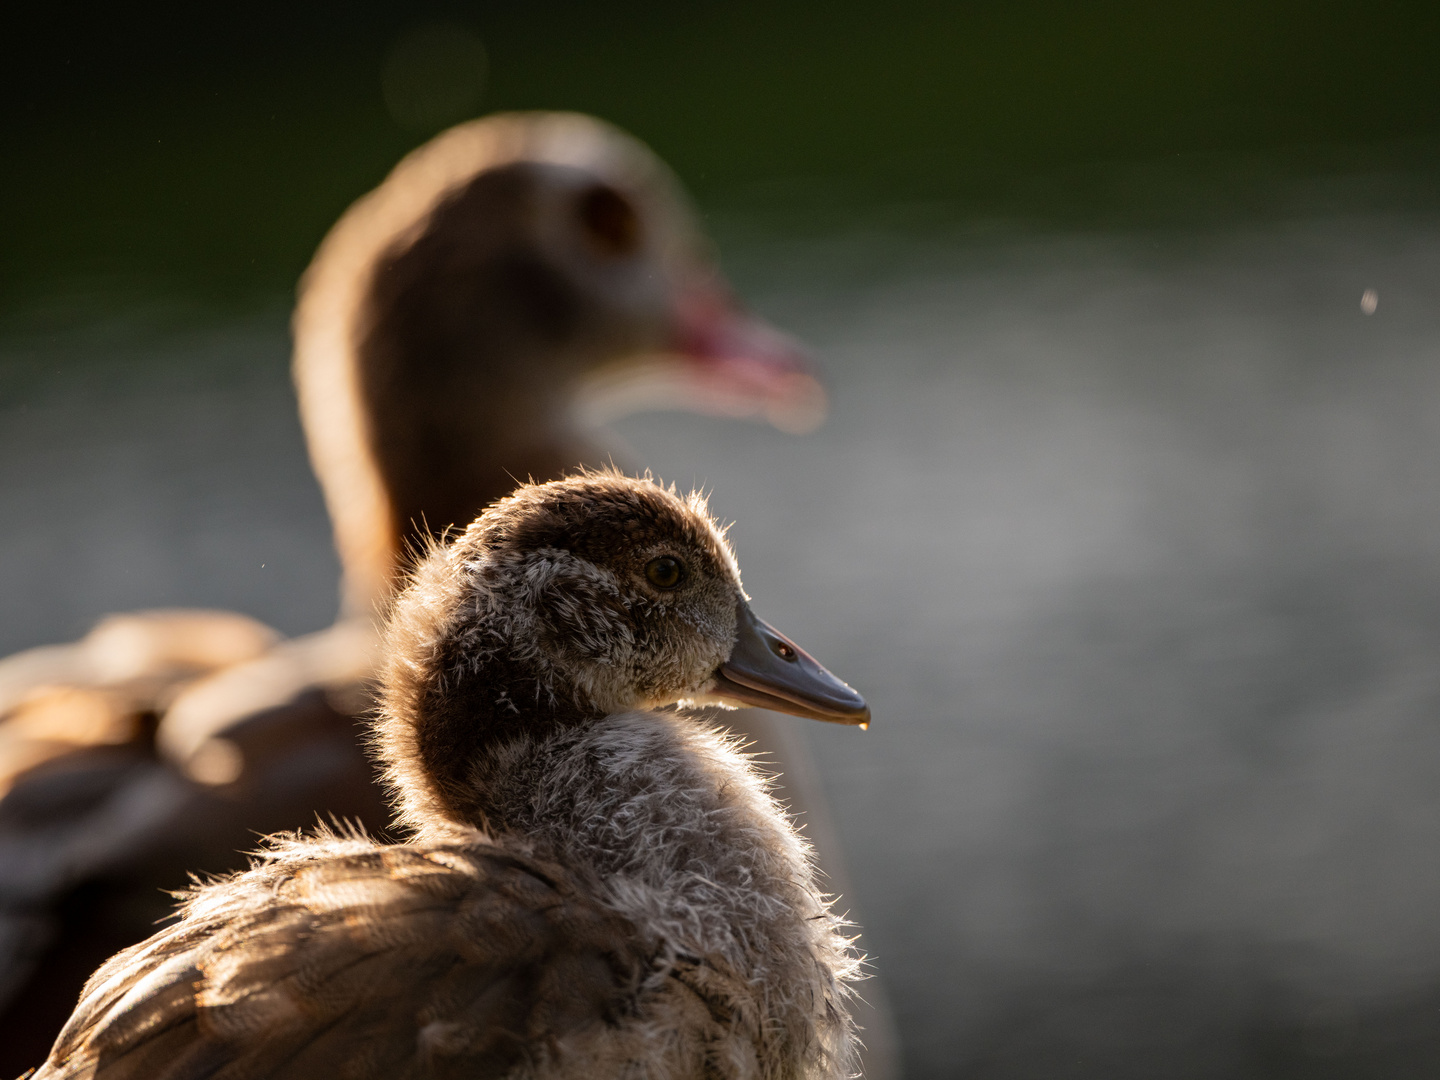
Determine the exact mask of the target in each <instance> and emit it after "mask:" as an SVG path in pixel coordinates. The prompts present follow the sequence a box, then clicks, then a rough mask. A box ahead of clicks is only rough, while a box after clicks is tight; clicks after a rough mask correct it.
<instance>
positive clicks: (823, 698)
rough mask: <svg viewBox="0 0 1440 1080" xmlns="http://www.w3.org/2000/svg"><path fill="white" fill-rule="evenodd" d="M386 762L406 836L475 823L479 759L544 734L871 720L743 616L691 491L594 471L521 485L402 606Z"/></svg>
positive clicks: (732, 575)
mask: <svg viewBox="0 0 1440 1080" xmlns="http://www.w3.org/2000/svg"><path fill="white" fill-rule="evenodd" d="M389 657H390V658H389V661H388V670H387V671H386V674H385V678H384V691H383V698H384V710H383V715H384V719H383V720H382V724H381V727H380V743H381V753H382V756H383V757H384V758H385V759H386V762H387V764H388V766H389V769H390V776H391V780H392V782H393V783H394V784H395V785H396V787H397V788H398V790H399V792H400V795H401V801H402V804H403V805H404V807H405V810H406V813H407V817H408V818H409V819H410V821H411V823H412V824H423V823H424V819H426V818H433V817H434V816H436V815H439V816H440V817H442V818H445V819H449V820H456V819H460V820H473V819H474V817H475V816H476V815H475V814H474V813H473V811H472V810H471V808H470V804H471V802H472V800H473V799H474V797H475V794H474V792H473V790H472V789H473V776H474V770H473V769H472V768H470V767H469V765H468V764H467V763H473V762H475V761H477V760H479V759H481V758H484V757H485V756H486V755H491V754H495V753H497V752H501V750H502V748H503V747H504V746H505V745H506V744H509V743H512V742H513V741H515V740H517V739H527V738H534V737H537V736H543V734H545V733H546V732H547V731H549V730H553V726H554V725H565V724H576V723H597V722H598V723H603V722H604V718H605V717H606V716H607V715H610V714H613V713H619V712H627V711H631V710H637V709H656V708H661V707H664V706H669V705H675V704H696V705H705V704H717V705H722V706H730V707H738V706H745V705H757V706H760V707H763V708H769V709H774V710H776V711H780V712H787V713H791V714H794V715H797V716H805V717H811V718H814V719H818V720H829V721H834V722H837V723H844V724H856V725H861V726H864V725H866V724H867V723H868V722H869V718H870V712H869V708H868V707H867V706H866V704H865V702H864V700H863V699H862V698H861V697H860V696H859V695H858V694H857V693H856V692H855V691H854V690H852V689H851V688H850V687H849V686H847V685H845V684H844V683H843V682H841V681H840V680H839V679H837V678H836V677H835V676H834V675H832V674H830V672H828V671H826V670H825V668H824V667H822V666H821V665H820V664H819V663H818V662H816V661H815V660H814V659H813V658H812V657H811V656H810V655H809V654H807V653H806V652H805V651H804V650H803V649H801V648H800V647H799V646H798V645H796V644H795V643H794V642H792V641H790V640H789V639H788V638H786V637H785V636H784V635H782V634H781V633H780V632H779V631H777V630H775V629H774V628H772V627H770V626H769V625H768V624H766V623H765V622H763V621H762V620H761V619H759V618H758V617H757V616H756V615H755V614H754V613H753V612H752V611H751V610H750V605H749V602H748V598H747V597H746V595H745V592H744V589H743V588H742V586H741V583H740V572H739V568H738V567H737V566H736V563H735V556H734V554H733V552H732V551H731V549H730V546H729V544H728V543H727V542H726V540H725V537H724V534H723V532H722V530H721V529H719V528H718V527H717V526H716V524H715V522H714V520H713V519H712V518H711V517H710V515H709V514H708V512H707V511H706V508H705V504H704V501H703V499H701V498H700V497H699V496H698V495H691V496H689V497H688V498H687V497H681V496H679V495H677V494H676V493H675V492H674V490H673V489H667V488H664V487H661V486H660V485H659V484H656V483H654V482H653V481H651V480H649V479H631V478H628V477H624V476H620V475H616V474H613V473H590V474H586V475H583V476H577V477H572V478H570V479H567V480H559V481H553V482H551V483H547V484H537V485H530V486H526V487H522V488H521V489H520V490H518V491H517V492H515V493H514V494H513V495H511V496H510V497H508V498H506V499H503V500H501V501H500V502H498V503H495V504H494V505H492V506H491V507H490V508H489V509H487V510H486V511H485V513H484V514H482V515H481V516H480V518H479V519H477V520H476V521H475V522H474V523H473V524H472V525H470V527H469V528H468V529H466V530H465V532H464V533H463V534H462V535H461V536H460V537H459V538H457V539H456V540H455V541H454V543H452V544H451V545H449V546H448V547H444V548H438V549H436V550H435V551H433V552H432V553H431V555H430V556H429V557H428V558H427V559H426V560H425V561H424V562H423V563H422V564H421V566H420V567H419V569H418V570H417V572H416V574H415V576H414V579H413V581H412V583H411V585H410V586H409V588H408V589H406V590H405V592H404V593H403V594H402V595H401V596H400V597H399V599H398V600H397V602H396V605H395V609H394V613H393V615H392V618H391V623H390V649H389Z"/></svg>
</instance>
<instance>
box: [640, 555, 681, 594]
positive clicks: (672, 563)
mask: <svg viewBox="0 0 1440 1080" xmlns="http://www.w3.org/2000/svg"><path fill="white" fill-rule="evenodd" d="M645 576H646V577H647V578H649V579H650V584H651V585H654V586H655V587H656V588H657V589H673V588H674V587H675V586H676V585H679V584H680V579H681V578H683V577H684V576H685V567H683V566H681V565H680V560H679V559H674V558H671V557H670V556H669V555H661V556H660V558H658V559H651V560H650V562H649V563H648V564H647V565H646V567H645Z"/></svg>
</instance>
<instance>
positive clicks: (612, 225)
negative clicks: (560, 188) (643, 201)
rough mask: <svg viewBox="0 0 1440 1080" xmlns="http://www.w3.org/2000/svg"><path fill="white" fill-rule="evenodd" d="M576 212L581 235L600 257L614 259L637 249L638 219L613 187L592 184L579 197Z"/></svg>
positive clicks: (628, 203)
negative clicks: (583, 230) (591, 244)
mask: <svg viewBox="0 0 1440 1080" xmlns="http://www.w3.org/2000/svg"><path fill="white" fill-rule="evenodd" d="M576 209H577V210H578V211H579V214H580V224H581V225H583V226H584V227H585V235H586V236H588V237H589V238H590V240H591V242H592V243H593V244H594V245H595V246H596V247H597V248H599V249H600V251H601V253H602V254H605V255H610V256H612V257H617V258H618V257H619V256H621V255H632V254H634V253H635V251H637V250H638V249H639V247H640V216H639V215H638V214H637V213H635V208H634V207H633V206H631V205H630V200H629V199H627V198H625V196H624V195H621V194H620V193H619V192H618V191H616V190H615V189H614V188H612V187H607V186H606V185H604V184H596V185H595V186H594V187H592V188H589V189H588V190H586V191H585V192H584V193H583V194H582V195H581V196H580V201H579V203H578V205H577V207H576Z"/></svg>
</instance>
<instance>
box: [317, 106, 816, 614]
mask: <svg viewBox="0 0 1440 1080" xmlns="http://www.w3.org/2000/svg"><path fill="white" fill-rule="evenodd" d="M295 338H296V353H295V377H296V382H297V386H298V389H299V394H300V402H301V410H302V414H303V416H304V420H305V427H306V432H307V436H308V438H309V441H310V450H311V456H312V459H313V460H314V464H315V467H316V471H317V473H318V474H319V476H320V478H321V483H322V485H323V486H324V489H325V494H326V499H327V502H328V504H329V508H330V512H331V515H332V518H333V520H334V523H335V530H336V537H337V543H338V546H339V549H340V554H341V559H342V562H343V563H344V566H345V573H346V601H347V607H348V609H349V610H350V611H351V612H353V613H357V614H368V613H369V612H370V611H372V610H373V608H374V606H375V603H376V602H377V600H380V599H383V597H385V596H386V595H388V593H389V591H390V589H391V588H392V586H393V584H394V581H395V574H396V572H397V568H398V566H399V565H400V564H401V562H402V554H403V552H404V551H405V549H406V547H407V546H413V545H414V544H415V543H416V542H417V541H418V540H420V539H422V538H424V537H426V536H428V535H437V534H438V533H439V532H441V531H443V530H444V529H445V528H446V527H447V526H451V525H458V524H463V523H464V522H468V521H469V520H470V519H471V518H472V517H473V516H474V515H475V514H476V513H477V512H478V510H479V509H480V508H481V507H482V506H484V505H485V504H487V503H489V502H490V501H492V500H493V499H495V498H497V497H499V496H500V495H501V494H503V493H504V492H505V491H507V490H509V488H510V487H512V486H513V484H514V482H515V480H516V479H524V478H526V477H532V478H536V479H545V478H549V477H554V476H558V475H561V474H562V473H563V472H564V471H565V470H566V469H571V468H574V467H575V466H576V465H578V464H580V463H581V462H582V461H593V460H594V457H595V453H594V450H593V448H592V447H591V446H590V445H589V443H588V441H587V438H586V433H587V430H588V429H589V428H590V427H592V426H593V425H594V424H596V423H598V422H603V421H604V420H607V419H610V418H613V417H614V416H616V415H618V414H620V413H623V412H625V411H629V410H631V409H635V408H654V407H665V406H680V407H685V408H690V409H695V410H699V411H709V412H716V413H723V414H727V415H756V416H762V417H766V418H768V419H769V420H771V421H772V422H774V423H776V424H779V425H781V426H785V427H790V428H797V429H803V428H805V427H808V426H813V424H814V423H816V422H818V419H819V418H820V416H821V415H822V414H823V409H824V395H823V392H822V391H821V390H820V387H819V384H818V382H817V381H816V379H815V377H814V375H813V372H812V369H811V367H810V365H809V363H808V361H807V360H806V358H805V356H804V354H803V353H802V352H801V350H800V349H799V348H798V347H797V346H796V345H795V344H794V343H793V342H792V341H790V340H789V339H788V338H786V337H784V336H783V335H782V334H780V333H778V332H777V331H775V330H773V329H771V328H769V327H768V326H766V325H765V324H763V323H761V322H760V321H758V320H756V319H754V318H752V317H751V316H749V315H747V314H745V313H744V312H742V311H741V310H740V309H739V308H738V307H737V306H736V305H735V303H734V302H733V301H732V299H731V298H730V296H729V294H728V292H727V289H726V287H725V284H724V282H723V279H722V278H721V276H720V274H719V272H718V271H717V269H716V267H715V265H714V262H713V259H712V258H711V256H710V253H709V250H708V248H707V246H706V244H705V241H704V239H703V237H702V236H701V234H700V232H699V230H698V228H697V226H696V224H695V220H694V215H693V214H692V212H691V210H690V208H689V206H688V205H687V203H686V201H685V198H684V195H683V193H682V192H681V190H680V188H679V185H678V183H677V182H676V180H675V178H674V177H673V176H672V174H671V173H670V172H669V170H668V169H667V168H666V167H665V166H664V165H663V164H662V163H661V162H660V161H659V160H658V159H657V158H656V157H655V156H654V155H653V154H651V153H650V152H649V151H648V150H647V149H646V148H645V147H644V146H643V145H641V144H640V143H639V142H637V141H635V140H634V139H632V138H630V137H628V136H626V135H624V134H622V133H621V132H619V131H617V130H616V129H614V128H612V127H609V126H608V125H605V124H603V123H601V122H599V121H597V120H593V119H591V118H588V117H584V116H579V115H574V114H553V113H535V114H514V115H502V116H496V117H492V118H489V119H485V120H480V121H477V122H474V123H470V124H466V125H462V126H461V127H458V128H455V129H453V130H451V131H449V132H446V133H445V134H443V135H441V136H439V137H438V138H436V139H435V140H433V141H432V142H430V143H429V144H427V145H425V146H423V147H421V148H420V149H419V150H417V151H415V152H414V153H413V154H411V155H410V156H409V157H407V158H406V159H405V160H404V161H402V162H401V163H400V165H398V166H397V167H396V169H395V170H394V172H393V173H392V174H391V175H390V177H389V178H388V179H387V180H386V181H385V183H384V184H382V185H381V186H380V187H379V188H378V189H377V190H376V191H374V192H373V193H371V194H370V195H368V196H366V197H365V198H364V199H362V200H361V201H360V202H358V203H357V204H356V205H355V206H354V207H352V208H351V210H350V211H349V212H348V213H347V214H346V215H345V216H344V217H343V218H342V219H341V220H340V222H339V223H338V224H337V225H336V226H335V228H334V229H333V230H332V231H331V233H330V235H329V236H328V237H327V238H326V240H325V242H324V243H323V244H322V245H321V248H320V250H319V252H318V254H317V255H316V258H315V261H314V263H313V264H312V266H311V268H310V270H309V271H308V272H307V274H306V277H305V280H304V283H303V286H302V295H301V298H300V303H299V306H298V308H297V312H296V317H295Z"/></svg>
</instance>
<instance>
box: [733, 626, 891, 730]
mask: <svg viewBox="0 0 1440 1080" xmlns="http://www.w3.org/2000/svg"><path fill="white" fill-rule="evenodd" d="M736 614H737V615H738V616H739V632H738V636H737V637H736V639H735V648H734V649H733V650H732V651H731V653H730V659H729V660H726V661H725V663H723V664H721V665H720V669H719V670H718V671H716V672H715V682H714V690H713V691H712V693H713V695H714V697H717V698H719V699H720V700H722V701H724V702H726V703H728V704H732V705H756V706H759V707H760V708H762V709H774V710H775V711H776V712H783V713H790V714H791V715H793V716H808V717H809V718H810V719H812V720H829V721H830V722H831V723H835V724H855V725H858V726H859V727H862V728H864V727H869V726H870V706H868V705H866V704H865V699H864V698H862V697H861V696H860V695H859V694H857V693H856V692H855V691H854V690H852V689H850V687H848V686H846V685H845V684H844V683H843V682H841V681H840V680H839V679H837V678H836V677H835V676H834V675H831V674H830V672H828V671H826V670H825V669H824V668H823V667H821V666H820V663H819V661H817V660H816V659H815V658H814V657H813V656H811V655H810V654H809V653H807V652H806V651H805V650H804V649H802V648H800V646H798V645H796V644H795V643H794V642H793V641H791V640H790V639H789V638H787V637H786V636H785V635H784V634H782V633H780V631H778V630H776V629H775V628H774V627H773V626H771V625H770V624H769V623H767V622H765V621H764V620H763V619H760V618H757V617H756V615H755V613H754V612H753V611H751V610H750V605H749V604H746V603H745V602H744V601H743V600H742V601H740V603H739V604H738V605H737V611H736Z"/></svg>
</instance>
